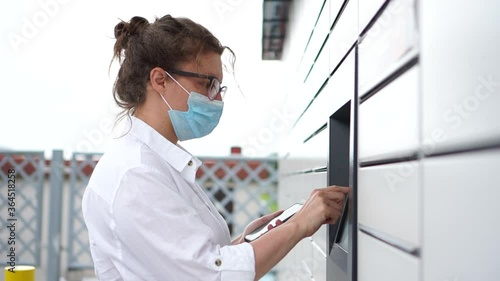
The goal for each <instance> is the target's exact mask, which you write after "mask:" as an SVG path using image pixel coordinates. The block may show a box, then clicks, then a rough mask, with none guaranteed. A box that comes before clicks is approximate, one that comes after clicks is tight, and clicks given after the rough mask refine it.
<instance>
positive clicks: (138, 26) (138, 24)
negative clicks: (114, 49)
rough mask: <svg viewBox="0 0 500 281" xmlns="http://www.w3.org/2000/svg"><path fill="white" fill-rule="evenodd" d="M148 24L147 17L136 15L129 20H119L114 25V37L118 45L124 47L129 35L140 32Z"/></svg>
mask: <svg viewBox="0 0 500 281" xmlns="http://www.w3.org/2000/svg"><path fill="white" fill-rule="evenodd" d="M148 25H149V22H148V20H147V19H145V18H143V17H137V16H135V17H133V18H131V19H130V21H129V22H125V21H123V20H122V21H120V22H119V23H118V24H117V25H116V26H115V38H116V40H117V42H118V43H119V45H120V47H121V48H123V49H125V48H126V46H127V43H128V40H129V38H130V36H134V35H138V34H140V33H141V32H142V31H143V30H144V29H145V28H146V27H147V26H148Z"/></svg>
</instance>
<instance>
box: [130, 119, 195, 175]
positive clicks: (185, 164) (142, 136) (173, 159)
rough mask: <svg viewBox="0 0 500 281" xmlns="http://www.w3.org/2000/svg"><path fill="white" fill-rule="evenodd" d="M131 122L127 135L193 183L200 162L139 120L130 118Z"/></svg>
mask: <svg viewBox="0 0 500 281" xmlns="http://www.w3.org/2000/svg"><path fill="white" fill-rule="evenodd" d="M130 119H131V121H132V123H131V126H130V131H129V133H128V134H130V135H132V136H134V137H135V138H136V139H137V140H139V141H141V142H142V143H144V144H145V145H146V146H148V147H149V148H150V149H151V150H153V151H154V152H156V153H157V154H158V155H159V156H160V157H161V158H162V159H163V160H164V161H166V162H167V163H168V164H170V166H172V167H173V168H174V169H175V170H177V171H178V172H179V173H181V174H182V176H183V177H184V179H186V180H187V181H189V182H192V183H193V182H194V181H195V176H196V170H197V169H198V167H200V166H201V164H202V162H201V161H200V160H199V159H198V158H196V157H194V156H193V155H191V154H190V153H189V152H187V151H186V150H185V149H184V148H183V147H181V146H180V145H178V144H177V145H176V144H173V143H171V142H170V141H169V140H168V139H166V138H165V137H163V136H162V135H161V134H160V133H158V132H157V131H156V130H155V129H153V128H152V127H151V126H149V125H148V124H146V123H145V122H144V121H142V120H141V119H139V118H137V117H135V116H130Z"/></svg>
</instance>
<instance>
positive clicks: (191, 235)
mask: <svg viewBox="0 0 500 281" xmlns="http://www.w3.org/2000/svg"><path fill="white" fill-rule="evenodd" d="M112 211H113V216H114V219H115V225H114V226H112V228H113V229H114V232H115V234H116V236H117V239H118V241H120V244H121V247H122V251H121V255H122V256H125V255H127V259H129V260H130V261H131V262H130V264H127V265H125V266H126V267H128V268H129V270H131V271H133V272H134V273H137V274H138V275H139V276H141V274H143V275H142V276H148V277H149V278H154V279H155V280H161V281H164V280H208V281H210V280H213V281H216V280H217V281H219V280H220V281H227V280H231V281H233V280H240V281H251V280H252V281H253V280H254V278H255V257H254V252H253V247H252V246H251V245H250V244H248V243H242V244H239V245H222V246H221V245H217V244H215V243H214V242H213V241H214V239H213V237H214V232H213V231H212V229H210V227H208V226H207V225H206V224H204V222H203V221H202V220H201V219H200V218H199V216H198V214H197V211H196V210H195V208H194V206H192V203H191V202H187V201H186V200H184V198H183V197H182V196H180V195H179V193H178V191H177V187H176V185H175V181H174V180H173V179H172V178H171V177H168V175H163V174H161V173H160V172H158V171H156V170H155V169H154V168H151V167H147V166H141V167H137V168H133V169H130V170H128V171H127V172H126V174H125V175H124V176H123V178H122V181H121V183H120V188H119V189H118V191H117V194H116V196H115V200H114V203H113V207H112Z"/></svg>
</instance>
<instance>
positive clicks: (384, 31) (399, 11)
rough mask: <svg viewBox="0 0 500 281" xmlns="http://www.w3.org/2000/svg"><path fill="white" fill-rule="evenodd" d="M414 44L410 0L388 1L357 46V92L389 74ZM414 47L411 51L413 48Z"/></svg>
mask: <svg viewBox="0 0 500 281" xmlns="http://www.w3.org/2000/svg"><path fill="white" fill-rule="evenodd" d="M416 48H417V20H416V10H415V6H414V2H413V0H398V1H391V3H390V4H389V6H388V7H387V8H386V9H385V10H384V12H383V13H382V15H381V16H380V17H379V18H378V19H377V21H376V22H375V24H374V25H373V26H372V27H371V28H370V30H369V31H368V33H367V34H366V36H365V37H364V38H363V40H362V41H361V44H360V47H359V87H360V90H359V94H360V95H364V94H365V93H366V92H367V90H369V89H370V88H371V87H373V86H374V85H376V84H377V83H379V82H380V81H382V80H383V79H385V78H386V77H388V76H389V74H390V73H391V72H393V71H394V70H395V69H394V67H396V66H398V65H399V64H400V62H401V61H405V59H406V57H407V56H406V55H411V54H412V53H413V52H414V51H415V50H416ZM412 51H413V52H412Z"/></svg>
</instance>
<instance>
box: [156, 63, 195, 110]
mask: <svg viewBox="0 0 500 281" xmlns="http://www.w3.org/2000/svg"><path fill="white" fill-rule="evenodd" d="M165 73H166V74H167V75H168V77H170V78H171V79H172V80H174V82H175V83H176V84H177V85H179V87H181V88H182V89H183V90H184V91H185V92H186V93H187V94H188V95H190V94H189V92H188V90H186V88H184V87H183V86H182V85H181V84H180V83H179V82H177V80H175V79H174V77H172V75H170V73H168V72H166V71H165ZM158 95H160V97H161V99H162V100H163V101H164V102H165V103H166V104H167V106H168V107H169V108H170V110H172V107H171V106H170V104H169V103H168V102H167V100H166V99H165V97H164V96H163V95H162V94H160V93H158Z"/></svg>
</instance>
